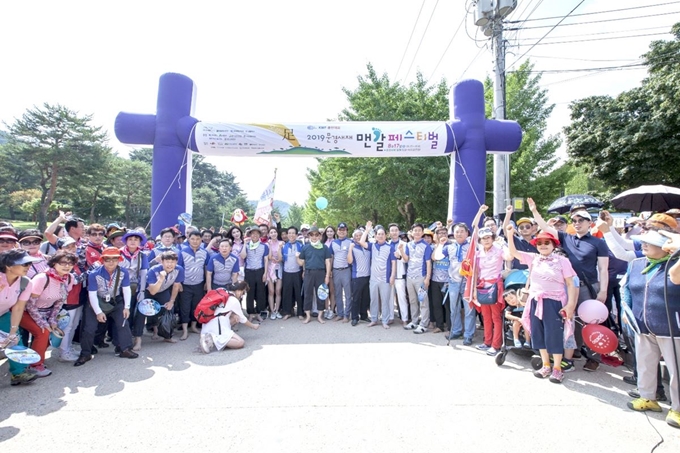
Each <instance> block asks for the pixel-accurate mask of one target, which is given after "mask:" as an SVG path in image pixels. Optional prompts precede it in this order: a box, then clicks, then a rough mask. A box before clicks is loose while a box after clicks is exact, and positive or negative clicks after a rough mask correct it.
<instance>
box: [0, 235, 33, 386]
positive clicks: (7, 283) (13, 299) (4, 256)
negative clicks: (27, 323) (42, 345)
mask: <svg viewBox="0 0 680 453" xmlns="http://www.w3.org/2000/svg"><path fill="white" fill-rule="evenodd" d="M0 237H2V235H0ZM14 242H15V243H16V236H15V241H14ZM34 262H35V258H33V257H31V256H30V255H29V254H28V253H27V252H26V251H25V250H16V249H15V250H7V251H4V252H0V330H1V331H3V332H7V334H8V335H7V336H6V337H0V348H3V349H4V348H6V347H8V346H13V345H16V344H19V345H22V342H21V338H20V336H19V335H18V334H17V331H18V330H19V323H20V322H21V320H22V318H23V316H24V310H25V309H26V304H27V303H28V300H29V298H30V297H31V292H32V291H33V285H32V284H31V281H30V280H29V278H28V277H27V276H26V274H27V273H28V269H29V268H30V267H31V264H33V263H34ZM26 368H27V366H26V365H21V364H19V363H17V362H14V361H9V374H10V384H11V385H19V384H28V383H29V382H32V381H34V380H36V379H37V378H38V376H37V375H35V374H33V373H29V372H28V371H27V370H26Z"/></svg>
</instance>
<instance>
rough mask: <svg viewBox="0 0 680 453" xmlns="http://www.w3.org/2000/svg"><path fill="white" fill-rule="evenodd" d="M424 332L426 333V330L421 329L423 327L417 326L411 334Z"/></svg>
mask: <svg viewBox="0 0 680 453" xmlns="http://www.w3.org/2000/svg"><path fill="white" fill-rule="evenodd" d="M426 331H427V329H425V327H423V326H418V327H416V328H415V330H414V331H413V333H425V332H426Z"/></svg>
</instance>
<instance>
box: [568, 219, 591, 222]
mask: <svg viewBox="0 0 680 453" xmlns="http://www.w3.org/2000/svg"><path fill="white" fill-rule="evenodd" d="M571 221H572V222H573V223H583V222H588V223H590V220H588V219H572V220H571Z"/></svg>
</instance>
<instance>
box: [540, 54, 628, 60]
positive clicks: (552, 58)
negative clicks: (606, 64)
mask: <svg viewBox="0 0 680 453" xmlns="http://www.w3.org/2000/svg"><path fill="white" fill-rule="evenodd" d="M529 57H530V58H547V59H550V60H573V61H592V62H602V61H639V60H640V59H639V58H615V59H611V60H610V59H590V58H568V57H556V56H554V55H529Z"/></svg>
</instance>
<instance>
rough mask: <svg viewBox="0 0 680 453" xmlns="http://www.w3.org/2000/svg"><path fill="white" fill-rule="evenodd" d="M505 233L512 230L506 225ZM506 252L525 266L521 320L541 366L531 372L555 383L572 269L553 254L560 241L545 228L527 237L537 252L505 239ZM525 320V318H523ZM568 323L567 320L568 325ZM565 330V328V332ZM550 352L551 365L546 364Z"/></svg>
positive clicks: (570, 308) (571, 298)
mask: <svg viewBox="0 0 680 453" xmlns="http://www.w3.org/2000/svg"><path fill="white" fill-rule="evenodd" d="M507 231H508V236H507V237H512V235H513V234H515V230H514V228H513V227H512V225H509V226H508V227H507ZM508 244H509V249H510V254H511V255H512V256H513V257H515V258H517V259H518V260H519V261H520V262H521V263H522V264H526V265H528V266H529V299H528V301H527V305H526V307H525V308H524V315H523V316H522V323H523V324H524V328H525V329H527V330H529V332H530V334H531V345H532V346H533V348H534V349H538V350H539V352H540V354H541V359H542V360H543V367H542V368H541V369H540V370H537V371H535V372H534V376H536V377H538V378H541V379H543V378H546V377H548V376H550V382H554V383H555V384H559V383H561V382H562V380H563V379H564V372H563V371H562V365H561V364H562V354H564V334H565V332H564V330H565V323H564V319H565V318H566V319H571V318H572V317H573V316H574V309H575V308H576V300H577V297H578V290H577V289H576V287H575V286H574V280H573V278H574V277H575V276H576V272H574V269H573V268H572V266H571V263H570V262H569V259H567V258H565V257H563V256H560V255H557V254H554V253H553V250H555V247H559V245H560V241H559V239H557V238H556V237H555V236H553V235H552V234H550V233H548V232H540V233H538V234H537V235H536V237H535V238H534V239H533V240H532V241H531V245H533V246H535V247H536V248H537V249H538V253H527V252H521V251H519V250H517V249H516V248H515V244H514V242H513V241H509V243H508ZM527 321H528V322H527ZM569 325H570V324H567V326H569ZM567 333H568V332H567ZM550 355H552V356H553V364H554V365H553V368H552V370H551V368H550Z"/></svg>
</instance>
